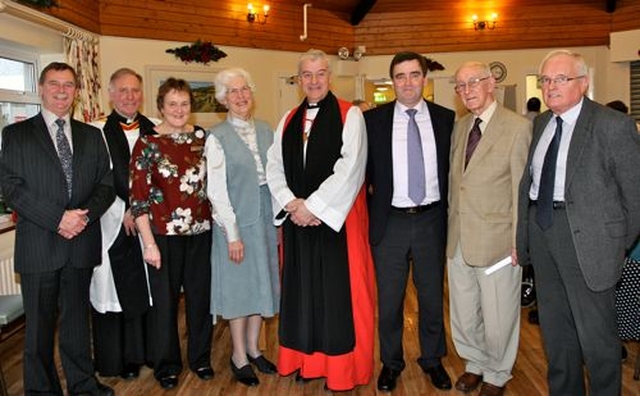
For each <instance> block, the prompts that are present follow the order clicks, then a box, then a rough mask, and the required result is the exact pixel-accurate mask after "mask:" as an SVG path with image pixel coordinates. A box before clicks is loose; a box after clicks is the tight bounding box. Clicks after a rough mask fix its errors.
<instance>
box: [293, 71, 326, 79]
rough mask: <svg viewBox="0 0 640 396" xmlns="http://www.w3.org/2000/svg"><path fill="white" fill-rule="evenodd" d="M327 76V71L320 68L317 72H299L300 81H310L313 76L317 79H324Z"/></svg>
mask: <svg viewBox="0 0 640 396" xmlns="http://www.w3.org/2000/svg"><path fill="white" fill-rule="evenodd" d="M328 76H329V71H328V70H320V71H318V72H317V73H311V72H302V73H301V74H300V78H301V79H302V81H312V80H313V79H314V77H315V79H316V80H317V81H318V80H324V79H326V78H327V77H328Z"/></svg>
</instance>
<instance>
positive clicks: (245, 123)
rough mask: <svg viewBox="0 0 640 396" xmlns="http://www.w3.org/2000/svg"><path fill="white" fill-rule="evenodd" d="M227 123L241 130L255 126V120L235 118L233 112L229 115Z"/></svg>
mask: <svg viewBox="0 0 640 396" xmlns="http://www.w3.org/2000/svg"><path fill="white" fill-rule="evenodd" d="M227 121H229V123H230V124H231V125H233V126H235V127H239V128H249V127H251V126H252V125H253V118H249V119H248V120H246V121H245V120H243V119H241V118H238V117H234V116H233V115H232V114H231V112H228V113H227Z"/></svg>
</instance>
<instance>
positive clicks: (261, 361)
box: [247, 353, 278, 374]
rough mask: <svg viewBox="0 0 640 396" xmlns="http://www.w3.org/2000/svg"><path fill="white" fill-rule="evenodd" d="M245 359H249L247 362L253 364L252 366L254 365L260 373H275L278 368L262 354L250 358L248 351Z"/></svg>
mask: <svg viewBox="0 0 640 396" xmlns="http://www.w3.org/2000/svg"><path fill="white" fill-rule="evenodd" d="M247 359H248V360H249V363H251V364H253V365H254V366H256V368H257V369H258V370H259V371H260V372H261V373H265V374H275V373H277V372H278V368H277V367H276V365H275V364H273V363H271V362H270V361H269V360H268V359H267V358H266V357H264V356H263V355H260V356H258V357H257V358H252V357H251V356H250V355H249V354H248V353H247Z"/></svg>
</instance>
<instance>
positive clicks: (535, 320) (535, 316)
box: [527, 308, 540, 325]
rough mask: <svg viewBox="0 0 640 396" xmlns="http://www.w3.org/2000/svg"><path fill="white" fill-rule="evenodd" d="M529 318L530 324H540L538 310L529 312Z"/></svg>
mask: <svg viewBox="0 0 640 396" xmlns="http://www.w3.org/2000/svg"><path fill="white" fill-rule="evenodd" d="M527 316H528V320H529V323H531V324H534V325H537V324H540V319H538V310H537V309H535V308H534V309H532V310H531V311H529V314H528V315H527Z"/></svg>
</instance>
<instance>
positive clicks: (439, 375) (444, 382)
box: [423, 364, 451, 390]
mask: <svg viewBox="0 0 640 396" xmlns="http://www.w3.org/2000/svg"><path fill="white" fill-rule="evenodd" d="M423 370H424V372H425V373H427V374H429V377H431V383H432V384H433V386H435V387H436V388H438V389H442V390H448V389H451V378H449V374H447V371H446V370H445V369H444V367H442V364H438V365H437V366H433V367H429V368H426V369H425V368H423Z"/></svg>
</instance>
